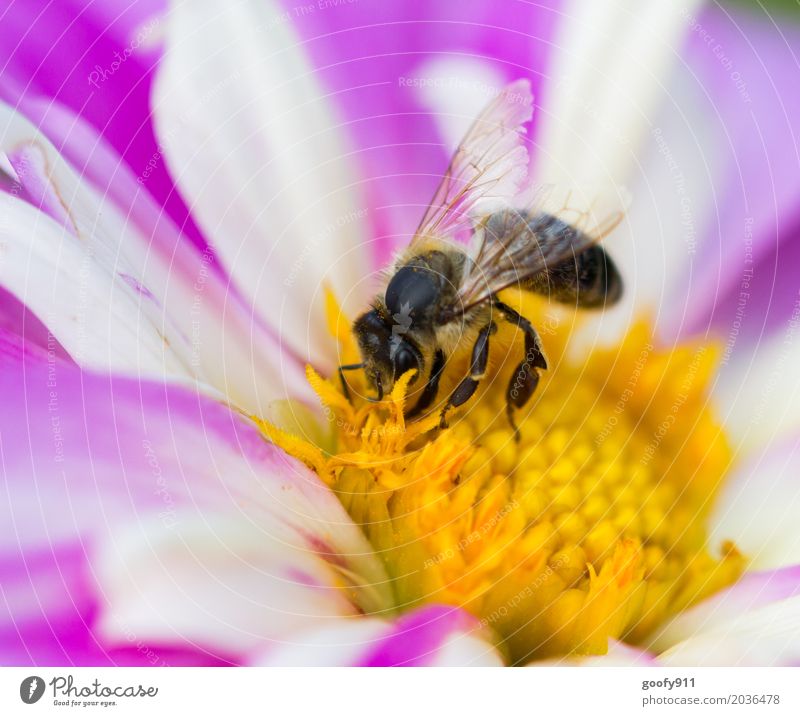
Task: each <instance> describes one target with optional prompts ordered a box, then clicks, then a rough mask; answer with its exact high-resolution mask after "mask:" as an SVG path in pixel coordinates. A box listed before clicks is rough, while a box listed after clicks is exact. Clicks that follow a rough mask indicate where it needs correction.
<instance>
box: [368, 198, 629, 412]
mask: <svg viewBox="0 0 800 716" xmlns="http://www.w3.org/2000/svg"><path fill="white" fill-rule="evenodd" d="M511 222H513V225H515V226H516V225H517V224H518V223H519V222H524V224H525V227H526V231H525V235H524V240H525V241H527V242H528V244H529V247H528V253H529V254H530V255H531V256H532V257H535V256H536V255H537V254H538V253H539V252H538V249H539V247H540V246H543V245H549V246H553V245H567V246H570V247H577V248H580V247H582V246H584V247H585V248H584V249H583V250H582V251H580V253H577V252H576V253H574V254H573V255H570V256H569V258H566V259H562V260H561V261H559V262H557V263H555V264H554V265H552V266H549V265H545V266H544V267H543V268H540V269H539V270H538V271H536V272H535V273H527V272H526V269H527V268H528V265H529V262H526V252H524V251H519V250H517V254H516V258H517V262H518V264H519V265H518V267H517V269H518V270H519V274H520V275H519V280H518V281H517V282H516V283H517V286H518V287H519V288H521V289H523V290H530V291H535V292H537V293H542V294H545V295H548V296H550V297H551V298H553V299H555V300H557V301H560V302H565V303H572V304H574V305H577V306H580V307H582V308H594V307H600V306H605V305H609V304H611V303H614V302H616V301H617V300H618V299H619V297H620V296H621V293H622V279H621V278H620V275H619V272H618V271H617V269H616V267H615V266H614V264H613V262H612V261H611V259H610V258H609V257H608V255H607V254H606V252H605V251H604V250H603V249H602V247H600V246H597V245H596V244H592V243H591V242H590V241H588V240H586V238H585V237H583V236H582V235H581V232H580V231H578V230H577V229H575V228H574V227H572V226H570V225H569V224H567V223H565V222H564V221H562V220H561V219H559V218H557V217H555V216H552V215H549V214H543V213H539V214H536V215H535V216H528V215H526V214H524V213H520V212H513V216H511V217H509V216H508V215H507V213H506V212H503V213H501V214H496V215H492V216H490V217H489V218H488V220H487V221H486V224H485V231H486V233H487V235H489V236H490V237H495V240H499V238H498V237H500V236H503V235H505V234H501V233H499V232H500V231H502V230H505V229H507V228H508V227H509V225H510V224H511ZM520 238H521V237H520V236H518V237H517V241H519V240H520ZM432 243H433V245H434V246H435V248H430V249H428V250H426V251H422V252H421V253H416V254H414V255H413V256H411V257H409V258H407V259H405V260H402V259H401V261H400V262H398V265H397V268H396V270H395V272H394V274H393V275H392V277H391V279H390V280H389V283H388V285H387V287H386V291H385V294H384V296H383V297H378V298H376V300H375V301H374V303H373V308H372V310H370V311H368V312H366V313H365V314H363V315H362V316H361V317H359V318H358V319H357V320H356V321H355V324H354V332H355V335H356V337H357V339H358V343H359V347H360V349H361V354H362V358H363V363H362V364H358V366H356V367H359V368H364V369H365V370H366V372H367V375H368V376H369V378H370V379H371V382H372V383H373V385H374V386H375V387H376V389H377V391H378V394H379V398H380V397H382V395H383V391H384V390H387V389H390V388H391V386H392V384H393V383H394V381H395V380H397V379H398V378H399V377H400V376H401V375H403V374H404V373H406V372H407V371H409V370H411V369H416V371H417V375H416V376H415V378H414V381H415V382H416V380H418V379H419V378H420V377H421V376H425V377H426V381H427V382H426V385H425V387H424V389H423V390H422V392H421V394H420V397H419V399H418V400H417V402H416V404H415V405H414V406H413V407H411V409H410V411H409V413H408V414H409V416H410V417H414V416H416V415H418V414H420V413H421V412H423V411H425V410H427V409H428V408H429V407H430V406H431V404H432V403H433V401H434V400H435V398H436V395H437V392H438V384H439V379H440V377H441V372H442V370H443V369H444V366H445V364H446V362H447V360H448V358H450V356H451V355H452V354H453V353H454V352H455V350H456V349H457V347H458V346H459V345H461V344H462V343H464V342H465V341H471V342H472V344H473V350H472V358H471V361H470V371H469V375H468V376H467V377H465V378H464V379H463V380H462V381H461V383H459V385H458V386H457V387H456V389H455V390H454V391H453V393H452V394H451V396H450V397H449V399H448V400H447V402H446V403H445V405H444V407H443V409H442V417H443V419H444V414H445V413H446V411H447V410H448V409H449V408H451V407H458V406H459V405H463V404H464V403H465V402H466V401H467V400H468V399H469V398H470V397H471V396H472V394H473V393H474V392H475V390H476V389H477V387H478V384H479V382H480V380H481V379H482V378H483V376H484V373H485V371H486V365H487V362H488V355H489V341H490V337H491V335H492V334H493V333H494V331H495V324H494V319H496V318H498V317H499V318H501V319H503V320H507V321H510V322H512V323H514V324H515V325H516V326H517V327H518V328H520V330H522V331H523V332H524V334H525V359H524V360H523V361H522V362H521V363H520V365H519V366H518V367H517V370H515V371H514V377H513V378H512V383H511V384H510V385H509V386H508V390H507V395H506V397H507V401H508V406H509V416H511V410H512V408H519V407H522V406H523V405H524V404H525V403H526V402H527V401H528V399H529V398H530V397H531V395H532V394H533V392H534V390H535V388H536V385H537V384H538V380H539V374H538V371H539V370H540V369H545V368H546V367H547V362H546V360H545V358H544V355H543V353H542V349H541V344H540V342H539V338H538V336H537V335H536V331H535V329H534V327H533V326H532V325H531V323H530V322H529V321H528V320H527V319H526V318H524V317H523V316H521V315H520V314H519V313H517V312H516V311H514V310H513V309H512V308H510V307H509V306H506V305H505V304H503V303H502V302H501V301H500V300H499V299H498V298H497V295H496V293H497V292H492V293H488V294H487V295H486V297H485V298H484V299H482V300H481V301H479V302H478V303H476V304H475V305H472V306H463V305H460V301H461V299H460V293H459V288H460V287H461V285H462V283H463V280H464V278H465V276H466V274H467V273H468V272H470V271H474V267H473V266H471V265H470V259H469V258H468V256H467V254H466V253H464V252H463V251H461V250H460V249H459V248H458V247H457V246H456V245H454V244H452V243H446V244H442V245H439V242H432Z"/></svg>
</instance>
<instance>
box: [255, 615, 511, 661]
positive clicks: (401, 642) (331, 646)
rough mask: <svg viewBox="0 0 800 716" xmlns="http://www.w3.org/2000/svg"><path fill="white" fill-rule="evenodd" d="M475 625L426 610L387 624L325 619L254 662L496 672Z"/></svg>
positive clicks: (462, 618)
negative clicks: (470, 668) (488, 668)
mask: <svg viewBox="0 0 800 716" xmlns="http://www.w3.org/2000/svg"><path fill="white" fill-rule="evenodd" d="M484 636H487V634H484V633H483V632H482V630H481V629H480V628H479V625H478V622H477V620H475V619H474V618H473V617H471V616H470V615H468V614H467V613H466V612H463V611H462V610H460V609H456V608H453V607H445V606H443V605H438V604H431V605H426V606H422V607H417V608H416V609H414V610H413V611H411V612H409V613H406V614H403V615H401V616H399V617H396V618H395V619H393V620H382V619H376V618H356V619H353V618H347V619H331V620H329V623H328V624H325V625H323V626H320V627H318V628H316V629H311V630H308V631H305V632H299V633H297V634H294V635H293V636H292V638H291V639H290V640H287V642H286V643H285V644H282V645H276V646H275V647H272V648H270V649H268V650H266V651H265V652H264V653H262V654H261V655H259V656H257V657H256V658H255V660H254V661H255V663H256V664H260V665H267V666H502V665H503V660H502V658H501V657H500V654H499V653H498V652H497V650H496V649H495V648H494V646H493V645H492V644H490V643H489V642H488V641H486V639H484V638H483V637H484Z"/></svg>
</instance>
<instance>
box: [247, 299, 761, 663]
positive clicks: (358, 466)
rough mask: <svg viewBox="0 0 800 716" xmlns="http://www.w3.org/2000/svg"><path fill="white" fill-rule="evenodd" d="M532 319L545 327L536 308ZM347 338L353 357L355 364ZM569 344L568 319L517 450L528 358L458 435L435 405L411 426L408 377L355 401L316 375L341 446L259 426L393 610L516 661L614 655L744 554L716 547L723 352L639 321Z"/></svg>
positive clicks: (723, 578) (727, 452) (467, 413)
mask: <svg viewBox="0 0 800 716" xmlns="http://www.w3.org/2000/svg"><path fill="white" fill-rule="evenodd" d="M525 300H526V301H527V300H528V299H525ZM520 301H523V299H520ZM523 302H524V301H523ZM523 308H524V309H525V310H524V313H525V315H526V316H529V317H530V318H531V319H533V318H534V317H536V318H537V321H538V325H544V324H545V321H546V320H547V317H546V315H545V314H544V309H543V308H542V307H541V304H536V303H533V304H531V303H527V304H525V305H524V306H523ZM331 314H332V311H330V310H329V317H330V315H331ZM334 323H336V322H334ZM336 325H338V323H336ZM337 335H339V336H340V338H342V341H341V344H340V345H341V349H342V353H343V357H344V358H345V359H346V360H348V361H350V360H352V361H353V362H355V361H356V360H358V356H357V355H356V354H354V351H355V348H354V346H353V345H352V341H351V340H350V339H349V338H348V337H347V336H344V337H343V334H342V333H341V332H338V331H337ZM497 338H498V340H496V341H495V345H499V346H502V348H501V350H502V351H503V353H501V354H500V355H514V356H516V355H517V353H515V352H514V351H520V350H521V346H520V345H519V344H518V343H515V342H514V340H515V339H514V335H513V332H512V333H510V334H508V335H507V336H506V337H505V343H504V342H503V340H504V339H503V337H502V336H498V337H497ZM567 338H568V336H567V334H566V331H563V330H559V329H558V327H557V326H554V327H552V330H550V331H548V332H547V333H543V340H544V342H545V344H546V346H545V347H546V349H547V352H548V356H550V357H552V358H553V359H554V360H551V367H550V370H549V371H546V372H543V374H542V381H541V385H540V387H539V392H538V394H537V396H536V397H535V399H534V401H533V402H532V404H531V405H529V406H528V407H526V408H525V409H523V410H519V411H517V413H516V417H517V420H518V421H519V442H517V441H516V440H515V436H514V433H513V431H512V429H511V427H510V426H509V424H508V422H507V420H506V415H505V408H506V406H505V390H498V389H497V386H504V385H506V384H507V381H508V378H509V372H510V371H511V370H513V366H515V365H516V363H517V360H514V359H510V358H509V360H507V361H505V363H506V364H507V365H505V366H498V365H497V363H496V362H494V367H492V365H490V369H489V374H487V377H486V380H485V381H484V382H485V383H486V384H487V387H486V388H485V389H484V390H482V391H479V392H478V394H477V395H476V397H475V398H473V400H472V401H471V402H470V403H468V404H467V406H465V409H464V410H462V412H461V413H460V414H458V413H456V414H454V416H453V417H454V420H453V426H452V427H451V428H450V429H446V430H438V423H439V420H438V415H437V413H436V411H435V410H434V411H433V413H432V414H431V415H429V416H427V417H424V418H422V419H420V420H416V421H413V422H408V423H406V418H405V416H404V408H405V396H406V391H407V390H408V386H409V382H410V380H411V379H412V377H413V375H414V372H413V371H411V372H409V373H406V374H405V375H403V376H402V377H401V378H400V379H399V380H398V381H397V382H396V383H395V385H394V387H393V390H392V392H391V393H390V394H389V395H388V397H387V399H386V400H385V401H383V402H382V403H380V404H370V403H366V402H364V401H361V402H358V401H357V402H356V405H355V406H353V405H351V404H350V403H349V402H348V401H347V400H346V398H345V396H344V395H343V394H342V392H341V391H340V390H339V389H337V387H336V386H335V385H334V384H333V383H331V382H330V381H327V380H325V379H323V378H322V377H320V376H319V375H317V374H316V373H315V372H314V371H313V370H311V369H310V368H309V369H308V372H307V375H308V380H309V383H310V384H311V386H312V387H313V388H314V390H315V391H316V392H317V394H318V395H319V396H320V400H321V401H322V403H323V404H324V405H326V406H327V408H328V409H329V411H330V413H331V414H332V415H334V416H335V417H336V421H335V424H336V426H337V428H338V429H337V445H336V448H335V450H334V451H333V453H326V452H324V451H322V450H321V449H319V448H318V447H315V446H313V445H310V444H309V443H307V442H305V441H303V440H301V439H300V438H297V437H295V436H293V435H290V434H289V433H286V432H285V431H281V430H279V429H277V428H275V427H273V426H269V425H267V424H265V423H260V424H261V425H262V427H263V429H264V431H265V434H266V435H267V437H269V439H271V440H273V441H274V442H276V443H277V444H279V445H280V446H281V447H283V448H284V449H285V450H286V451H287V452H289V453H290V454H292V455H295V456H296V457H298V458H299V459H301V460H303V461H304V462H306V464H308V465H309V466H310V467H311V468H312V469H313V470H315V471H316V472H317V473H318V474H319V475H320V476H321V477H322V479H323V480H325V482H326V483H327V484H329V485H331V487H332V488H333V489H334V491H335V492H336V494H337V495H338V497H339V499H340V500H341V502H342V504H343V505H344V506H345V508H346V509H347V511H348V512H349V513H350V515H351V517H352V518H353V519H354V520H355V521H356V522H357V523H358V524H360V525H361V527H362V529H363V530H364V532H365V534H366V535H367V537H368V538H369V539H370V541H371V542H372V544H373V546H374V548H375V550H376V552H377V553H378V554H379V555H380V556H381V558H382V559H383V561H384V563H385V565H386V568H387V571H388V573H389V574H390V576H391V577H392V579H393V586H394V592H395V600H396V604H395V607H396V608H397V609H399V610H404V609H410V608H412V607H414V606H416V605H418V604H420V603H424V602H440V603H441V602H444V603H448V604H454V605H458V606H462V607H464V608H465V609H467V610H469V611H470V612H472V613H473V614H475V615H476V616H477V617H478V618H479V619H480V620H481V622H482V623H483V624H484V625H485V626H486V627H487V628H491V629H492V630H494V632H496V633H497V635H498V636H499V638H500V640H501V641H502V644H503V647H504V648H505V650H506V651H507V653H508V654H509V657H510V659H511V661H513V662H523V661H525V660H528V659H530V658H533V657H545V656H552V655H566V654H602V653H605V651H606V649H607V645H608V639H609V638H615V639H624V640H627V641H630V642H633V643H635V642H636V641H638V640H641V639H642V638H643V637H645V636H646V635H647V634H648V633H650V632H651V631H652V630H653V629H654V628H656V627H657V626H658V625H659V624H660V623H662V622H663V621H664V620H665V619H666V618H668V617H670V616H672V615H674V614H676V613H677V612H679V611H681V610H683V609H686V608H687V607H688V606H691V605H692V604H694V603H696V602H697V601H698V600H700V599H702V598H704V597H706V596H708V595H709V594H712V593H714V592H715V591H717V590H719V589H721V588H722V587H724V586H726V585H728V584H730V583H731V582H733V581H734V580H736V579H737V578H738V576H739V575H740V574H741V572H742V570H743V568H744V564H745V560H744V558H743V557H742V556H741V555H740V554H739V552H738V551H737V550H736V548H735V546H734V545H733V544H732V543H730V542H726V543H724V544H722V545H719V546H715V545H708V543H707V540H708V535H707V531H706V526H705V524H706V519H707V517H708V514H709V512H710V510H711V507H712V506H713V501H714V497H715V495H716V494H717V492H718V490H719V487H720V485H721V484H722V481H723V479H724V477H725V475H726V473H727V472H728V471H729V469H730V466H731V460H732V452H731V449H730V447H729V445H728V441H727V438H726V436H725V434H724V432H723V430H722V427H721V425H720V424H719V422H718V421H717V419H716V417H715V416H714V414H713V412H712V410H711V408H710V407H709V404H708V400H707V394H708V385H709V383H710V381H711V380H712V378H713V375H714V370H715V366H716V357H717V351H716V350H715V349H714V347H713V346H709V345H682V346H679V347H677V348H675V349H671V350H666V349H665V350H660V349H656V348H655V347H654V345H653V343H654V341H653V339H652V337H651V334H650V331H649V330H648V328H647V326H646V324H644V323H642V324H639V325H637V326H635V327H634V328H633V329H632V330H631V331H630V332H629V334H628V335H627V336H626V337H625V338H624V339H623V340H622V341H621V342H620V344H619V345H618V346H616V347H614V348H610V349H597V350H594V351H592V352H591V353H590V354H589V355H588V356H586V357H585V358H584V360H582V361H581V362H580V363H576V362H574V361H572V360H569V359H568V358H567V357H566V344H567ZM445 372H447V371H445ZM456 372H457V371H456ZM492 373H494V375H492ZM361 394H363V391H361ZM715 547H716V548H715ZM715 551H716V552H717V554H718V556H717V557H714V556H712V554H713V552H715Z"/></svg>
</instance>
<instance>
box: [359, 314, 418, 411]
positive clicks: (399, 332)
mask: <svg viewBox="0 0 800 716" xmlns="http://www.w3.org/2000/svg"><path fill="white" fill-rule="evenodd" d="M353 332H354V333H355V336H356V339H357V341H358V347H359V349H360V351H361V358H362V360H363V362H364V371H365V373H366V375H367V379H368V380H369V382H370V383H371V384H372V386H373V387H374V388H375V390H376V391H377V394H378V400H380V399H381V398H382V397H383V393H384V392H388V391H390V390H391V389H392V386H393V385H394V382H395V381H396V380H397V379H398V378H399V377H400V376H401V375H403V373H406V372H407V371H409V370H411V369H413V368H415V369H416V370H417V374H416V375H415V376H414V378H413V379H412V382H414V381H415V380H416V379H417V378H418V377H419V375H420V373H421V371H422V355H421V353H420V351H419V349H418V348H417V347H416V346H414V344H413V343H411V342H410V341H409V340H407V339H406V338H405V337H404V336H403V332H404V330H403V326H402V325H400V326H399V327H398V325H396V324H395V323H394V322H393V321H392V319H391V318H388V317H386V316H385V315H384V314H383V313H382V312H381V310H380V309H379V308H373V309H372V310H370V311H367V312H366V313H364V314H363V315H361V316H359V317H358V318H357V319H356V321H355V323H354V324H353Z"/></svg>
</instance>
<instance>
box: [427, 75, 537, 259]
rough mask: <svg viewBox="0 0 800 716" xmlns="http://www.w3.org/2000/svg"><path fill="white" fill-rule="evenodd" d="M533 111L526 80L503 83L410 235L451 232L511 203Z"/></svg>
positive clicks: (521, 177) (524, 163) (523, 172)
mask: <svg viewBox="0 0 800 716" xmlns="http://www.w3.org/2000/svg"><path fill="white" fill-rule="evenodd" d="M532 115H533V95H532V94H531V89H530V83H529V82H528V81H527V80H517V81H516V82H513V83H512V84H510V85H507V86H506V87H505V88H504V89H503V90H502V92H500V94H499V95H498V96H497V97H495V98H494V99H493V100H492V102H490V103H489V105H488V106H487V107H486V109H484V110H483V112H481V114H480V115H479V116H478V118H477V119H476V120H475V122H474V123H473V124H472V126H471V127H470V129H469V130H468V131H467V134H466V136H465V137H464V139H463V140H462V142H461V144H460V145H459V147H458V149H457V150H456V152H455V154H454V155H453V158H452V160H451V162H450V166H448V168H447V171H446V172H445V175H444V177H443V178H442V182H441V184H440V185H439V187H438V189H437V190H436V193H435V194H434V197H433V199H432V201H431V203H430V206H429V207H428V209H427V210H426V212H425V215H424V216H423V217H422V221H421V222H420V225H419V227H418V229H417V232H416V235H415V238H414V240H412V244H413V241H416V240H418V239H422V238H424V237H430V236H435V237H437V238H444V237H455V236H457V235H458V234H459V233H460V232H462V231H464V230H471V229H472V228H473V225H474V223H475V221H476V218H475V217H478V216H481V215H485V214H488V213H491V212H492V211H494V210H496V209H497V208H499V207H500V206H507V205H510V204H511V203H512V201H513V198H514V197H515V196H516V195H517V194H518V193H519V191H520V190H521V188H522V185H523V182H524V181H525V178H526V177H527V174H528V151H527V149H526V148H525V145H524V142H523V137H524V135H525V129H524V124H525V123H526V122H528V121H529V120H530V118H531V116H532Z"/></svg>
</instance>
